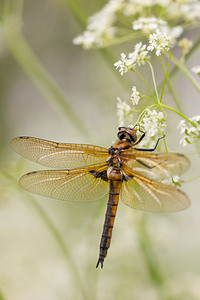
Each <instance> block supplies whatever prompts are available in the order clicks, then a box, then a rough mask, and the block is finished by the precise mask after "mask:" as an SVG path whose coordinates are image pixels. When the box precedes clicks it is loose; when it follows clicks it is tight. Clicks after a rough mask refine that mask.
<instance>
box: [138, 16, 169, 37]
mask: <svg viewBox="0 0 200 300" xmlns="http://www.w3.org/2000/svg"><path fill="white" fill-rule="evenodd" d="M166 24H167V22H166V21H164V20H162V19H160V18H159V19H158V18H156V17H151V18H143V17H142V18H139V19H137V20H136V21H134V22H133V29H134V30H142V31H143V32H145V33H150V32H152V31H155V30H156V29H159V28H160V27H161V26H164V25H166Z"/></svg>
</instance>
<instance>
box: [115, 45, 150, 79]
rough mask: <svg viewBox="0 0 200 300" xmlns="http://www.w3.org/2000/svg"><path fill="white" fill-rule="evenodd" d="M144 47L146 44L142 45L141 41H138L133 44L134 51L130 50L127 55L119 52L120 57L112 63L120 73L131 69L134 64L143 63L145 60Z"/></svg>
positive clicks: (139, 64) (145, 51)
mask: <svg viewBox="0 0 200 300" xmlns="http://www.w3.org/2000/svg"><path fill="white" fill-rule="evenodd" d="M146 47H147V46H146V45H142V42H140V43H137V44H136V45H135V48H134V51H133V52H130V53H129V54H128V57H127V56H126V54H124V53H121V59H120V60H118V61H117V62H116V63H115V64H114V66H115V67H116V69H119V72H120V74H121V75H123V74H124V73H126V72H128V71H129V70H133V69H134V68H135V67H136V65H138V66H141V65H144V63H145V61H146V60H147V59H148V57H147V54H148V51H147V50H146Z"/></svg>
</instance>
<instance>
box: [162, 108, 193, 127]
mask: <svg viewBox="0 0 200 300" xmlns="http://www.w3.org/2000/svg"><path fill="white" fill-rule="evenodd" d="M160 107H161V108H162V107H163V108H166V109H169V110H171V111H173V112H175V113H176V114H177V115H179V116H181V117H182V118H183V119H185V120H186V121H187V122H189V123H190V124H191V125H192V126H194V127H196V124H195V123H194V122H192V121H191V120H190V119H188V118H187V117H186V116H185V115H184V114H182V113H181V112H180V111H178V110H176V109H175V108H173V107H171V106H168V105H166V104H163V103H162V104H161V105H160Z"/></svg>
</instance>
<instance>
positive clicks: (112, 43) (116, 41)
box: [98, 32, 144, 49]
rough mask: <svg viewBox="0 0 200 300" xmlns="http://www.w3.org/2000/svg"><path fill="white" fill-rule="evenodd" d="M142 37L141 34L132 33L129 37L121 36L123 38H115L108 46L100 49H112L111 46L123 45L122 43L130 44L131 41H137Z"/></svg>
mask: <svg viewBox="0 0 200 300" xmlns="http://www.w3.org/2000/svg"><path fill="white" fill-rule="evenodd" d="M143 36H144V35H143ZM141 37H142V34H141V32H132V33H130V34H127V35H124V36H121V37H117V38H114V39H112V40H110V41H109V42H108V43H107V45H105V46H103V47H101V48H100V49H104V48H106V47H110V46H113V45H118V44H121V43H125V42H129V41H131V40H133V39H137V38H141ZM98 49H99V48H98Z"/></svg>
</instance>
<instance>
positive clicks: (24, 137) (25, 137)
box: [19, 136, 29, 139]
mask: <svg viewBox="0 0 200 300" xmlns="http://www.w3.org/2000/svg"><path fill="white" fill-rule="evenodd" d="M19 138H20V139H29V136H20V137H19Z"/></svg>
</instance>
